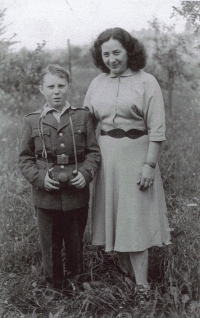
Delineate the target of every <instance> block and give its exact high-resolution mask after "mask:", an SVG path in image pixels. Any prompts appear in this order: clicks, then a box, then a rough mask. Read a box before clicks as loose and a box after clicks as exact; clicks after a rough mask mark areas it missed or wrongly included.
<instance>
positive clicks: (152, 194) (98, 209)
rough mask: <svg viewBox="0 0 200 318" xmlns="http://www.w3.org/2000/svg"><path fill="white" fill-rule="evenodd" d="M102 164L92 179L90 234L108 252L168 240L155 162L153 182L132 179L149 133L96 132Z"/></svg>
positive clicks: (133, 249) (132, 249)
mask: <svg viewBox="0 0 200 318" xmlns="http://www.w3.org/2000/svg"><path fill="white" fill-rule="evenodd" d="M99 145H100V149H101V155H102V163H101V167H100V170H99V171H98V173H97V175H96V178H95V180H94V189H93V200H92V234H93V241H92V243H93V244H94V245H104V246H105V250H106V251H107V252H110V251H113V250H114V251H118V252H139V251H144V250H146V249H148V248H149V247H151V246H162V245H163V244H169V243H170V231H169V223H168V219H167V209H166V203H165V197H164V191H163V185H162V180H161V176H160V170H159V167H158V165H157V166H156V168H155V180H154V184H153V186H151V187H150V188H148V189H147V190H144V191H141V190H139V186H138V185H137V181H138V179H139V177H140V174H141V171H142V167H143V162H144V161H145V160H146V156H147V151H148V136H147V135H145V136H142V137H140V138H138V139H130V138H128V137H124V138H120V139H118V138H112V137H109V136H100V137H99Z"/></svg>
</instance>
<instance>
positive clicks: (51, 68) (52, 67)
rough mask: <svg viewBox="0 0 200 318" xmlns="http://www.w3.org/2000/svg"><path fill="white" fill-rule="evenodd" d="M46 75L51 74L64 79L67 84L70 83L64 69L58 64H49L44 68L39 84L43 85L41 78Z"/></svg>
mask: <svg viewBox="0 0 200 318" xmlns="http://www.w3.org/2000/svg"><path fill="white" fill-rule="evenodd" d="M46 74H52V75H56V76H58V77H60V78H65V79H66V80H67V82H68V83H69V82H70V76H69V73H68V71H67V70H66V69H64V68H63V67H62V66H60V65H59V64H49V65H48V66H47V67H45V68H44V69H43V71H42V73H41V75H40V83H41V84H42V83H43V78H44V76H45V75H46Z"/></svg>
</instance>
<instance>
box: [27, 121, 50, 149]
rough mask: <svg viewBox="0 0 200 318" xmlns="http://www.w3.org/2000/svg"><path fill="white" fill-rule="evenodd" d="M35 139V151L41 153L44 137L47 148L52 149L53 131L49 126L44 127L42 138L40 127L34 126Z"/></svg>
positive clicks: (33, 134)
mask: <svg viewBox="0 0 200 318" xmlns="http://www.w3.org/2000/svg"><path fill="white" fill-rule="evenodd" d="M31 137H32V138H33V139H34V145H35V153H41V152H42V149H43V143H42V138H43V141H44V144H45V148H46V150H50V149H51V131H50V128H49V127H44V128H43V137H42V138H41V136H40V133H39V130H38V128H34V129H33V131H32V136H31Z"/></svg>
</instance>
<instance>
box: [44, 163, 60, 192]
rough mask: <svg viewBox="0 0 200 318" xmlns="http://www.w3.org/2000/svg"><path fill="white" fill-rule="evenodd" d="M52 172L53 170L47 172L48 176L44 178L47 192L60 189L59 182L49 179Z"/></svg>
mask: <svg viewBox="0 0 200 318" xmlns="http://www.w3.org/2000/svg"><path fill="white" fill-rule="evenodd" d="M52 170H53V168H51V169H49V171H47V173H46V176H45V178H44V189H45V190H46V191H51V190H59V187H58V185H59V182H58V181H55V180H53V179H51V178H50V177H49V172H51V171H52Z"/></svg>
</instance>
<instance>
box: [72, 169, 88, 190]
mask: <svg viewBox="0 0 200 318" xmlns="http://www.w3.org/2000/svg"><path fill="white" fill-rule="evenodd" d="M73 173H77V170H74V171H73ZM71 184H72V185H73V186H75V187H76V188H77V189H82V188H84V186H85V185H86V181H85V178H84V176H83V175H82V173H81V172H80V171H78V174H77V176H75V177H74V178H73V179H72V180H71Z"/></svg>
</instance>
